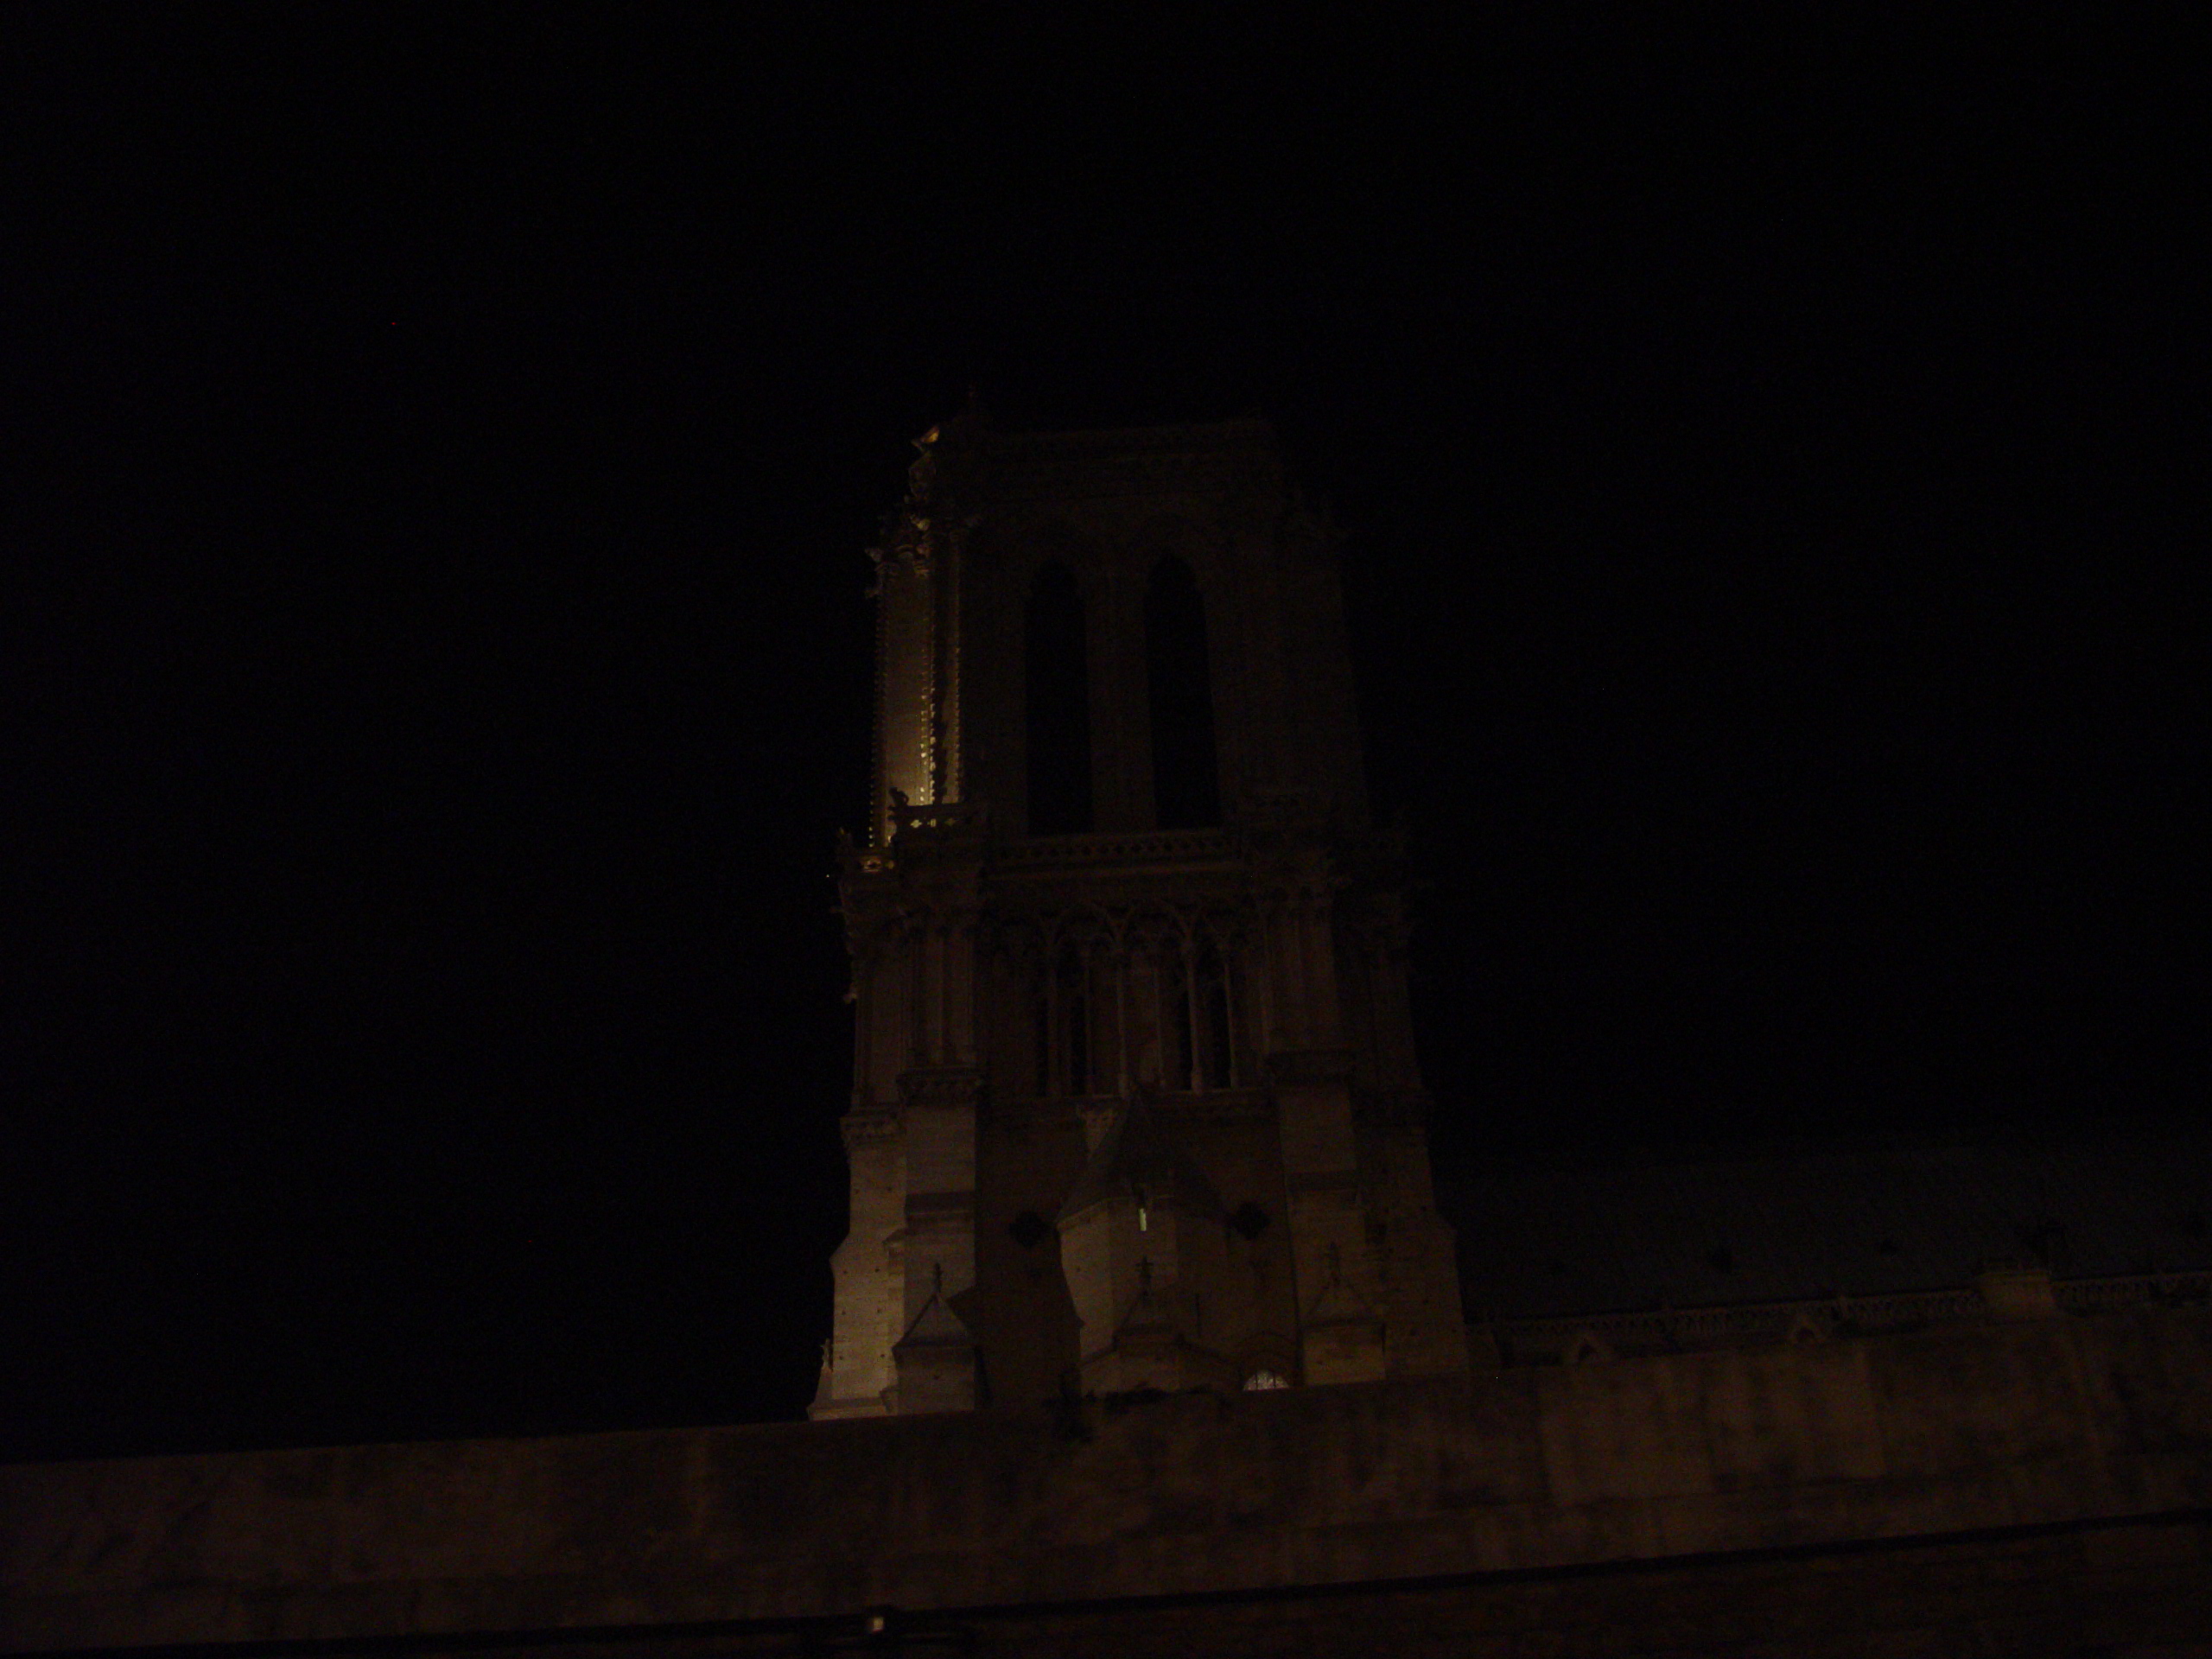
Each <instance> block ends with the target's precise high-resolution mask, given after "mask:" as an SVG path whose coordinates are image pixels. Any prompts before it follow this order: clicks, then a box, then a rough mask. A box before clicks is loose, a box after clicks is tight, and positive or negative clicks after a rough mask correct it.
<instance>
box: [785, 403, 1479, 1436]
mask: <svg viewBox="0 0 2212 1659" xmlns="http://www.w3.org/2000/svg"><path fill="white" fill-rule="evenodd" d="M918 448H919V452H920V453H919V455H918V459H917V460H916V461H915V463H914V466H913V467H912V473H911V478H910V489H909V493H908V495H907V497H906V501H905V503H904V504H903V505H902V506H901V508H900V510H899V513H898V514H897V515H896V518H895V519H894V521H893V531H892V534H891V536H890V537H889V539H888V541H887V545H885V546H884V547H882V548H880V549H878V550H876V551H875V554H874V557H875V560H876V565H877V573H878V574H877V580H876V585H875V589H874V596H875V600H876V603H877V606H878V612H877V617H878V629H877V719H876V740H875V741H876V753H875V764H874V804H873V806H872V809H871V813H870V829H869V833H868V837H867V840H866V842H864V843H853V844H849V845H847V846H846V847H845V848H844V849H843V853H842V872H841V874H842V884H841V893H842V906H843V912H844V918H845V925H846V934H847V938H848V941H849V945H850V948H851V951H852V957H853V1000H854V1003H855V1014H856V1021H855V1024H856V1038H855V1060H854V1074H855V1083H854V1091H853V1098H852V1103H851V1108H850V1110H849V1113H848V1115H847V1116H846V1120H845V1144H846V1147H847V1149H848V1152H849V1156H850V1161H851V1171H852V1201H851V1230H850V1233H849V1236H848V1237H847V1239H846V1241H845V1243H844V1244H843V1245H842V1247H841V1248H840V1249H839V1250H838V1251H837V1253H836V1260H835V1262H834V1270H835V1274H836V1315H835V1329H834V1332H833V1335H832V1339H831V1342H830V1344H829V1350H828V1351H827V1353H826V1354H825V1357H824V1363H823V1372H822V1380H821V1387H820V1391H819V1394H818V1395H817V1400H816V1402H815V1405H814V1408H813V1414H814V1415H815V1416H817V1418H831V1417H845V1416H854V1415H870V1414H880V1413H884V1412H913V1411H919V1410H946V1409H963V1408H970V1407H982V1406H990V1405H1008V1404H1012V1405H1018V1406H1034V1405H1037V1404H1039V1403H1040V1402H1044V1401H1046V1400H1050V1399H1052V1398H1055V1397H1058V1395H1062V1394H1064V1393H1068V1392H1073V1393H1077V1394H1082V1393H1098V1392H1112V1391H1116V1390H1120V1389H1131V1388H1137V1387H1157V1388H1162V1389H1174V1388H1182V1387H1189V1386H1195V1385H1198V1384H1205V1385H1208V1386H1216V1387H1230V1388H1234V1387H1237V1386H1241V1385H1242V1384H1243V1383H1247V1382H1250V1383H1255V1384H1258V1385H1263V1386H1271V1385H1273V1384H1275V1383H1284V1384H1296V1383H1324V1382H1360V1381H1374V1380H1378V1379H1381V1378H1383V1377H1389V1376H1437V1375H1444V1374H1448V1373H1452V1372H1455V1371H1459V1370H1465V1367H1466V1364H1467V1350H1466V1340H1465V1328H1464V1325H1463V1322H1462V1317H1461V1313H1460V1306H1459V1291H1458V1285H1457V1270H1456V1266H1455V1262H1454V1257H1453V1246H1452V1236H1451V1233H1450V1230H1449V1229H1448V1228H1447V1227H1446V1225H1445V1224H1443V1223H1442V1222H1441V1221H1440V1220H1439V1219H1438V1217H1437V1214H1436V1210H1435V1205H1434V1203H1433V1196H1432V1194H1431V1192H1430V1178H1429V1170H1428V1163H1427V1147H1426V1141H1425V1135H1424V1130H1423V1128H1422V1123H1423V1117H1424V1112H1425V1109H1426V1097H1425V1096H1424V1095H1423V1092H1422V1089H1421V1077H1420V1072H1419V1070H1418V1068H1417V1066H1416V1065H1415V1062H1414V1052H1413V1042H1412V1035H1411V1027H1410V1025H1409V1022H1408V1014H1407V1007H1406V987H1405V965H1404V933H1405V922H1404V910H1403V903H1402V879H1401V876H1400V874H1399V872H1398V869H1397V868H1396V861H1395V857H1394V855H1393V849H1392V846H1391V844H1390V842H1389V840H1388V839H1387V838H1386V837H1383V836H1378V835H1377V834H1376V832H1375V830H1374V829H1373V828H1372V826H1371V825H1370V823H1369V820H1368V815H1367V807H1366V792H1365V787H1364V783H1363V778H1362V775H1361V769H1360V761H1359V747H1358V739H1357V721H1356V720H1355V718H1354V714H1353V708H1352V700H1351V671H1350V667H1349V664H1348V660H1347V658H1346V655H1345V651H1344V640H1343V621H1342V616H1341V611H1340V603H1341V601H1340V598H1339V594H1338V584H1337V578H1336V574H1335V568H1334V564H1333V549H1332V543H1331V541H1330V538H1329V537H1328V535H1327V534H1326V532H1325V529H1324V527H1323V526H1322V524H1320V523H1319V521H1318V520H1317V519H1316V518H1315V517H1314V516H1313V514H1312V513H1310V512H1307V511H1306V510H1305V508H1304V507H1303V506H1302V505H1300V501H1299V499H1298V498H1297V497H1296V495H1295V494H1294V492H1293V491H1292V490H1291V488H1290V487H1289V486H1288V484H1287V480H1285V478H1284V475H1283V469H1282V467H1281V461H1280V460H1279V459H1278V457H1277V455H1276V453H1275V450H1274V443H1273V440H1272V438H1271V436H1270V435H1269V433H1268V429H1266V428H1265V427H1264V426H1262V425H1261V424H1259V423H1232V424H1228V425H1221V426H1211V427H1186V428H1173V429H1161V430H1152V431H1143V432H1122V433H1070V434H1056V435H1005V434H998V433H993V432H990V431H988V430H986V429H982V427H981V426H980V425H978V424H976V423H973V422H972V421H963V422H960V423H953V424H951V425H950V426H947V427H944V428H941V429H937V430H934V431H932V432H931V434H930V435H928V436H927V437H925V439H923V440H922V441H921V442H920V444H919V445H918ZM1055 698H1057V699H1058V702H1057V704H1056V703H1055V702H1054V699H1055ZM925 1325H926V1331H925ZM916 1366H922V1367H925V1368H926V1370H928V1373H929V1376H930V1381H929V1383H928V1385H927V1386H926V1387H925V1388H918V1387H916V1386H914V1384H913V1381H912V1372H913V1369H914V1367H916Z"/></svg>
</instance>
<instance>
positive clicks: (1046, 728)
mask: <svg viewBox="0 0 2212 1659" xmlns="http://www.w3.org/2000/svg"><path fill="white" fill-rule="evenodd" d="M1024 645H1025V650H1024V661H1025V664H1026V665H1027V681H1026V684H1025V703H1026V709H1027V715H1028V734H1029V833H1030V834H1031V835H1033V836H1066V835H1077V834H1080V833H1081V832H1083V831H1084V830H1087V829H1090V827H1091V810H1090V663H1089V651H1088V641H1087V639H1086V637H1085V633H1084V618H1083V594H1081V593H1080V592H1079V591H1078V590H1077V588H1076V584H1075V575H1074V573H1073V572H1072V571H1071V570H1070V569H1068V568H1067V566H1065V564H1061V563H1058V562H1054V563H1050V564H1047V565H1046V566H1045V567H1044V568H1043V569H1041V570H1039V571H1038V573H1037V582H1036V585H1035V586H1034V587H1033V588H1031V589H1030V590H1029V613H1028V618H1027V632H1026V637H1025V639H1024Z"/></svg>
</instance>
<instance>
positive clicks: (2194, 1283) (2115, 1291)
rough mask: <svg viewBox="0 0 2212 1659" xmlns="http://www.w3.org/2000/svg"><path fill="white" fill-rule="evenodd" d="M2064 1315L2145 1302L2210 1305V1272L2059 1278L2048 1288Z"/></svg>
mask: <svg viewBox="0 0 2212 1659" xmlns="http://www.w3.org/2000/svg"><path fill="white" fill-rule="evenodd" d="M2051 1293H2052V1294H2053V1295H2054V1296H2055V1297H2056V1299H2057V1302H2058V1306H2059V1309H2060V1311H2061V1312H2063V1313H2103V1312H2105V1311H2106V1310H2107V1308H2114V1307H2139V1306H2143V1305H2144V1304H2145V1303H2146V1302H2164V1303H2172V1302H2184V1303H2202V1302H2212V1270H2203V1269H2197V1270H2191V1271H2187V1272H2182V1273H2143V1274H2129V1275H2128V1276H2127V1277H2126V1278H2120V1279H2062V1280H2060V1281H2058V1282H2057V1283H2056V1284H2055V1285H2053V1286H2052V1287H2051Z"/></svg>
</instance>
